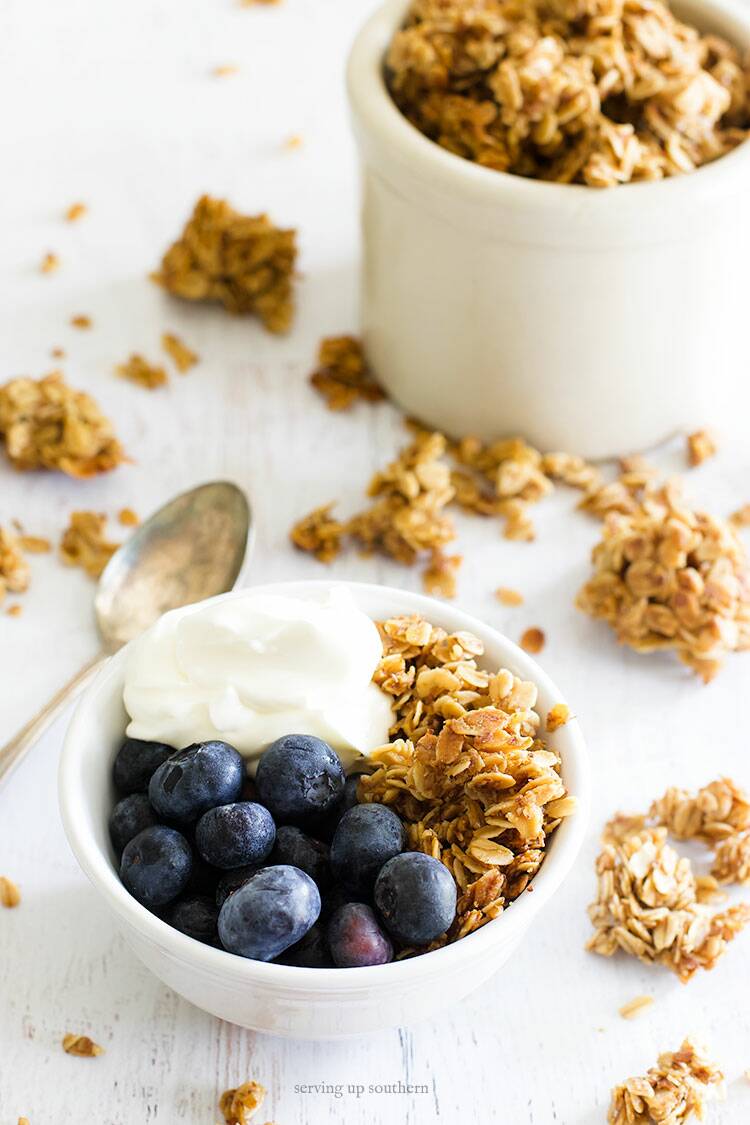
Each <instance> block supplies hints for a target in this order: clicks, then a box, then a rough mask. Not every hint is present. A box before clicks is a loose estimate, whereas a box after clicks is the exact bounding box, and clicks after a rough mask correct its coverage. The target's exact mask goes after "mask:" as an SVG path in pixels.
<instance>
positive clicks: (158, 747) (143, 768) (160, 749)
mask: <svg viewBox="0 0 750 1125" xmlns="http://www.w3.org/2000/svg"><path fill="white" fill-rule="evenodd" d="M174 752H175V750H174V746H167V745H166V743H164V742H143V741H142V740H141V739H140V738H126V739H125V741H124V742H123V744H122V746H121V747H120V749H119V750H118V751H117V757H116V758H115V764H114V766H113V767H112V777H113V779H114V783H115V786H116V788H117V789H118V790H119V792H120V793H123V794H128V793H145V792H146V790H147V789H148V783H149V781H150V780H151V778H152V776H153V774H154V772H155V770H156V769H158V767H159V766H160V765H161V764H162V762H165V761H166V760H167V758H168V757H169V756H170V754H174Z"/></svg>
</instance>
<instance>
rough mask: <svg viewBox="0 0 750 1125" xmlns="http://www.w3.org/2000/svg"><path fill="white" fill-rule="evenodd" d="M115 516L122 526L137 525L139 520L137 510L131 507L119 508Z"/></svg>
mask: <svg viewBox="0 0 750 1125" xmlns="http://www.w3.org/2000/svg"><path fill="white" fill-rule="evenodd" d="M117 518H118V520H119V521H120V523H121V524H122V526H123V527H138V524H139V523H140V522H141V521H140V518H139V516H138V513H137V512H134V511H133V509H132V508H120V511H119V512H118V513H117Z"/></svg>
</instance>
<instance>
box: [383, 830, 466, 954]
mask: <svg viewBox="0 0 750 1125" xmlns="http://www.w3.org/2000/svg"><path fill="white" fill-rule="evenodd" d="M375 905H376V906H377V908H378V910H379V911H380V914H381V916H382V918H383V922H384V923H385V926H386V929H387V930H388V932H389V933H391V934H393V936H394V937H395V938H396V939H397V940H398V941H402V942H406V944H407V945H426V943H427V942H429V941H434V939H435V938H437V937H440V935H441V934H444V933H445V931H446V930H447V929H448V927H449V926H450V924H451V922H452V921H453V919H454V918H455V916H456V884H455V882H454V879H453V876H452V875H451V873H450V871H449V870H448V868H447V867H445V866H444V865H443V864H442V863H441V862H440V860H437V859H433V858H432V856H430V855H423V854H422V853H421V852H404V853H403V855H397V856H395V857H394V859H391V860H389V861H388V863H386V865H385V867H384V868H383V870H382V871H381V872H380V874H379V875H378V878H377V882H376V883H375Z"/></svg>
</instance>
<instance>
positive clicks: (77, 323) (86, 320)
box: [70, 313, 93, 329]
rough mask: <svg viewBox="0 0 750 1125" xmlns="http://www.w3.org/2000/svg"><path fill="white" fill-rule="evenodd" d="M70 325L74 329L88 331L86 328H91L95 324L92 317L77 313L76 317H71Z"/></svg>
mask: <svg viewBox="0 0 750 1125" xmlns="http://www.w3.org/2000/svg"><path fill="white" fill-rule="evenodd" d="M70 323H71V325H72V326H73V328H83V329H86V328H90V327H91V325H92V324H93V321H92V319H91V317H90V316H87V315H86V314H85V313H76V315H75V316H71V318H70Z"/></svg>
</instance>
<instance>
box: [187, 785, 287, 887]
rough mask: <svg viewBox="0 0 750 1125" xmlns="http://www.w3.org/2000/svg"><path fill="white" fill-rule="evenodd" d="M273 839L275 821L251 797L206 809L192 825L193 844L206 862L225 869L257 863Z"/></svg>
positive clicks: (269, 850) (265, 854)
mask: <svg viewBox="0 0 750 1125" xmlns="http://www.w3.org/2000/svg"><path fill="white" fill-rule="evenodd" d="M275 839H276V825H275V824H274V822H273V817H272V816H271V814H270V812H269V811H268V809H264V808H263V805H256V804H254V803H253V802H252V801H238V802H237V803H236V804H234V805H219V807H218V808H215V809H209V810H208V812H205V813H204V814H203V816H202V817H201V818H200V820H199V821H198V823H197V825H196V826H195V846H196V847H197V849H198V851H199V853H200V854H201V855H202V856H203V858H204V859H205V860H206V862H207V863H210V864H211V865H212V866H213V867H220V868H221V869H222V870H224V871H229V870H231V869H232V868H233V867H247V866H248V864H250V865H253V866H255V867H260V865H261V864H262V863H263V860H264V859H265V858H266V857H267V856H268V855H269V854H270V852H271V848H272V847H273V842H274V840H275Z"/></svg>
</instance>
